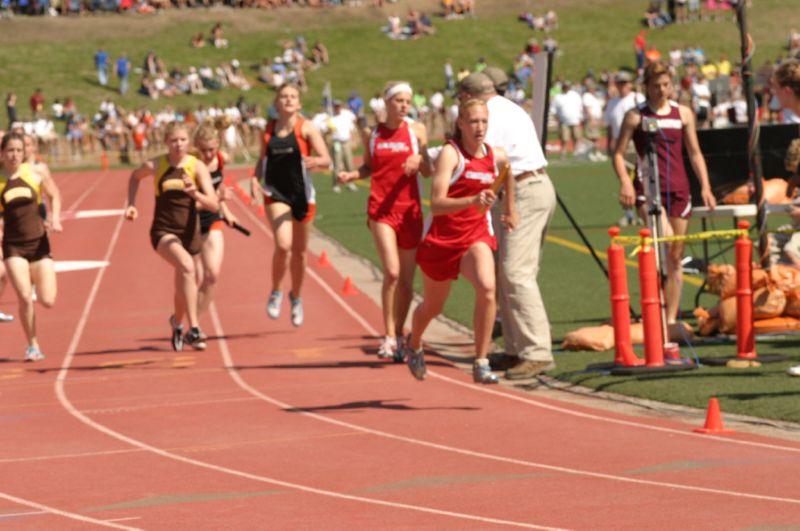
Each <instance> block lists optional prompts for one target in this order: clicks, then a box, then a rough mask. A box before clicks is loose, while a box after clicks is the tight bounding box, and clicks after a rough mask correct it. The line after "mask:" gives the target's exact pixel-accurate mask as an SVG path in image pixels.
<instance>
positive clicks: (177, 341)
mask: <svg viewBox="0 0 800 531" xmlns="http://www.w3.org/2000/svg"><path fill="white" fill-rule="evenodd" d="M169 326H170V327H172V350H174V351H175V352H180V351H181V350H183V325H181V324H178V322H177V321H175V316H174V315H170V316H169Z"/></svg>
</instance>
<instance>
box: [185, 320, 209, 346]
mask: <svg viewBox="0 0 800 531" xmlns="http://www.w3.org/2000/svg"><path fill="white" fill-rule="evenodd" d="M183 340H184V341H185V342H186V343H189V346H191V347H192V348H193V349H195V350H205V349H206V346H207V345H206V342H205V340H204V339H203V333H202V332H201V331H200V329H199V328H197V327H196V326H194V327H192V328H190V329H189V331H188V332H186V335H185V336H184V338H183Z"/></svg>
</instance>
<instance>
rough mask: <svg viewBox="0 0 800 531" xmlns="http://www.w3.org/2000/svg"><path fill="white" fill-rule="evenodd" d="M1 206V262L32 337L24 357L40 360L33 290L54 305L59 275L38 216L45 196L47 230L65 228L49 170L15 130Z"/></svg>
mask: <svg viewBox="0 0 800 531" xmlns="http://www.w3.org/2000/svg"><path fill="white" fill-rule="evenodd" d="M0 151H1V152H2V170H1V171H0V209H1V210H2V212H3V256H4V259H3V262H4V263H5V267H6V270H7V272H8V276H9V279H10V280H11V285H12V286H13V287H14V291H16V293H17V299H18V301H19V315H20V321H21V323H22V328H23V330H24V331H25V335H26V336H27V338H28V348H27V350H26V351H25V360H26V361H39V360H41V359H44V354H42V351H41V350H40V348H39V341H38V339H37V336H36V320H35V318H34V310H33V301H32V300H31V291H32V287H33V286H37V287H38V294H39V296H38V302H40V303H41V304H42V305H44V306H45V307H47V308H50V307H52V306H53V304H55V300H56V273H55V269H54V267H53V259H52V257H51V256H50V241H49V240H48V238H47V228H46V227H45V222H44V220H43V219H42V217H41V216H40V215H39V203H40V202H41V196H42V194H44V195H46V196H47V197H48V199H49V202H50V205H51V209H52V212H51V216H50V217H51V219H50V221H49V223H48V225H49V228H50V229H51V230H53V231H55V232H61V194H60V193H59V191H58V187H57V186H56V184H55V182H54V181H53V180H52V178H51V177H50V175H49V173H48V174H47V175H43V174H41V173H39V171H37V169H35V168H34V167H33V166H31V165H30V164H27V163H25V162H24V160H25V157H24V138H23V136H22V135H19V134H16V133H11V134H8V135H5V136H4V137H3V141H2V144H0Z"/></svg>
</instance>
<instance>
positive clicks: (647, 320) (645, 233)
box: [639, 229, 664, 367]
mask: <svg viewBox="0 0 800 531" xmlns="http://www.w3.org/2000/svg"><path fill="white" fill-rule="evenodd" d="M639 236H641V238H642V246H641V249H640V250H639V292H640V297H641V305H642V324H643V328H644V357H645V365H647V366H648V367H663V366H664V338H663V337H662V336H663V327H662V326H661V297H660V289H659V284H660V282H661V279H660V278H659V276H660V275H659V273H658V267H657V265H656V253H655V249H654V247H653V246H652V245H650V244H649V243H646V242H645V238H649V237H650V231H649V230H648V229H642V230H641V231H640V232H639Z"/></svg>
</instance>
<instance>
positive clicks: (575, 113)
mask: <svg viewBox="0 0 800 531" xmlns="http://www.w3.org/2000/svg"><path fill="white" fill-rule="evenodd" d="M553 108H554V110H555V114H556V118H557V119H558V125H559V128H560V132H561V135H560V138H561V154H562V156H563V155H566V154H567V153H568V152H571V151H572V150H574V149H575V143H576V142H577V141H578V139H580V127H581V122H583V101H582V100H581V96H580V94H578V92H577V91H576V90H575V89H574V88H573V87H572V84H571V83H570V82H569V81H565V82H564V84H563V86H562V92H561V94H559V95H558V96H556V97H555V99H554V100H553ZM570 143H571V144H570Z"/></svg>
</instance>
